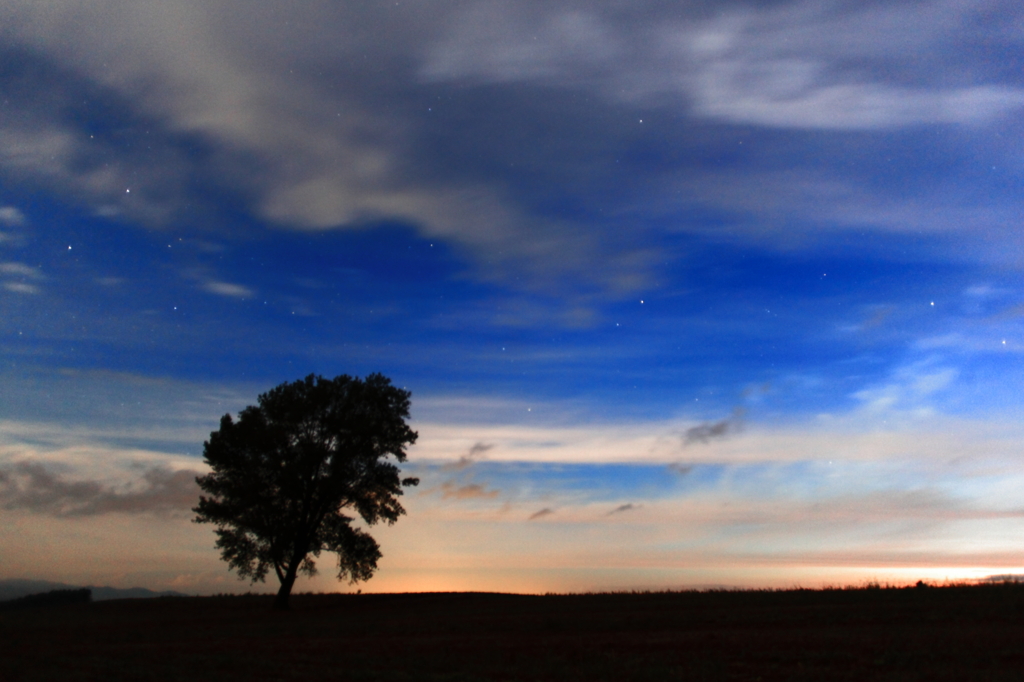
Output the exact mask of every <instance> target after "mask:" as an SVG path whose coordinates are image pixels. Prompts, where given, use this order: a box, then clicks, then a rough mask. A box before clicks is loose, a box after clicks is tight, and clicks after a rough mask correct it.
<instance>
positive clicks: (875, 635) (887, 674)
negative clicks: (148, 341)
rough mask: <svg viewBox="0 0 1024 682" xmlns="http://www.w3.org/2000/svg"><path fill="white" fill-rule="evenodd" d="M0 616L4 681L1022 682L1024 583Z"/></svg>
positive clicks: (264, 601) (140, 604) (194, 606)
mask: <svg viewBox="0 0 1024 682" xmlns="http://www.w3.org/2000/svg"><path fill="white" fill-rule="evenodd" d="M271 599H272V598H271V597H264V596H242V597H195V598H161V599H137V600H120V601H108V602H100V603H92V604H79V605H68V606H60V607H40V608H35V609H25V610H20V611H12V612H7V613H0V679H2V680H5V681H8V680H9V681H11V682H15V681H19V680H26V681H29V680H61V681H62V682H70V681H74V680H104V681H106V680H129V679H130V680H183V681H185V680H187V681H188V682H198V681H200V680H234V679H238V680H303V681H309V680H327V679H331V680H386V681H396V682H397V681H406V680H409V681H412V680H417V681H419V680H424V681H436V682H441V681H445V682H469V681H470V680H587V681H588V682H590V681H595V680H615V681H630V680H687V681H691V680H694V681H695V680H815V681H817V680H857V681H858V682H863V681H864V680H951V681H952V680H957V681H961V680H972V681H986V680H992V681H995V680H1014V681H1019V680H1021V679H1024V585H1015V584H1005V585H983V586H970V587H968V586H960V587H941V588H937V587H928V588H920V587H919V588H905V589H870V588H868V589H857V590H824V591H812V590H791V591H775V592H769V591H765V592H751V591H744V592H674V593H651V594H594V595H550V596H543V597H540V596H524V595H502V594H472V593H460V594H395V595H296V596H295V597H293V610H292V611H290V612H287V613H279V612H273V611H271V609H270V604H271Z"/></svg>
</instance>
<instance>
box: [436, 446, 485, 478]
mask: <svg viewBox="0 0 1024 682" xmlns="http://www.w3.org/2000/svg"><path fill="white" fill-rule="evenodd" d="M493 448H494V444H493V443H484V442H483V441H477V442H476V443H474V444H473V445H471V446H470V448H469V451H468V452H467V453H466V454H465V455H462V456H461V457H459V459H458V460H456V461H455V462H452V463H450V464H445V465H444V467H443V470H444V471H461V470H463V469H466V468H467V467H470V466H472V465H473V464H474V463H476V462H479V461H480V460H481V459H483V458H484V456H485V454H486V453H487V451H488V450H491V449H493Z"/></svg>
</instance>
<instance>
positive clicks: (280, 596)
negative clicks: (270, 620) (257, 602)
mask: <svg viewBox="0 0 1024 682" xmlns="http://www.w3.org/2000/svg"><path fill="white" fill-rule="evenodd" d="M296 572H297V564H295V563H294V562H293V563H292V565H291V566H289V567H288V572H287V573H285V574H284V579H283V580H282V581H281V589H279V590H278V591H277V597H275V598H274V610H275V611H287V610H288V609H289V608H290V607H289V606H288V597H290V596H291V593H292V585H294V584H295V574H296Z"/></svg>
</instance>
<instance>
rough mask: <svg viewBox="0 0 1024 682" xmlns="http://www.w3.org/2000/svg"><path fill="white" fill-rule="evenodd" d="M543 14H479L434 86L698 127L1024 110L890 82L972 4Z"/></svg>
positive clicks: (911, 120)
mask: <svg viewBox="0 0 1024 682" xmlns="http://www.w3.org/2000/svg"><path fill="white" fill-rule="evenodd" d="M541 7H542V6H540V5H535V4H526V3H510V2H495V1H493V0H488V1H487V2H477V3H471V4H468V5H466V6H465V7H464V8H463V9H461V10H460V13H459V14H458V15H457V16H458V19H457V20H455V21H451V22H450V23H449V28H448V30H447V32H445V33H443V34H442V37H441V38H439V39H437V40H435V42H433V43H432V44H431V45H430V46H429V47H428V49H427V50H426V51H425V57H424V65H423V67H422V69H421V75H422V77H424V78H425V79H428V80H470V81H485V82H506V81H539V82H546V83H553V84H558V85H568V86H570V87H573V88H580V87H582V88H587V89H592V90H597V91H598V92H601V93H602V94H604V95H606V96H608V97H610V98H613V99H626V100H657V99H658V98H660V97H663V96H665V95H674V96H676V97H678V98H679V101H680V102H681V103H687V104H688V105H689V106H690V107H691V110H692V112H693V113H695V114H697V115H698V116H703V117H707V118H712V119H717V120H724V121H730V122H735V123H747V124H755V125H762V126H768V127H780V128H809V129H816V128H817V129H880V128H894V127H900V126H905V125H912V124H918V123H978V122H984V121H987V120H991V119H993V118H996V117H999V116H1003V115H1005V114H1007V113H1009V112H1011V111H1013V110H1016V109H1019V108H1021V107H1024V89H1021V88H1019V87H1016V86H1014V85H1009V84H999V83H976V84H971V85H966V86H962V87H948V86H938V85H929V84H925V83H922V84H921V85H920V86H918V87H908V86H906V85H898V84H896V83H892V82H887V80H886V72H888V71H892V70H894V69H898V68H902V67H904V66H905V64H906V63H907V60H909V59H910V58H912V57H913V56H915V55H917V56H919V55H921V54H922V53H924V52H927V51H930V50H937V49H941V47H939V46H941V45H942V44H943V43H944V42H947V41H948V40H949V33H948V31H949V30H950V29H951V28H956V27H957V26H958V24H961V23H963V22H964V20H965V18H966V17H968V16H970V14H971V12H972V11H973V10H972V8H971V7H970V5H969V3H968V4H962V5H961V6H957V5H955V4H951V3H947V2H928V3H918V4H916V5H913V6H905V5H904V6H893V7H888V8H883V7H879V6H877V5H870V6H862V7H860V6H853V5H851V6H849V7H848V8H842V7H841V6H840V7H836V6H834V5H828V6H824V5H822V4H821V3H817V2H791V3H786V4H781V5H772V6H757V5H753V6H748V7H742V6H740V7H736V6H734V7H733V8H731V9H728V10H723V11H721V12H718V13H713V14H708V13H701V12H700V11H697V10H694V9H693V8H685V9H684V10H683V11H689V13H691V14H692V15H693V16H690V17H688V18H687V19H686V20H684V21H679V20H678V19H672V18H664V17H660V16H658V15H657V13H656V12H651V13H649V14H648V13H646V12H645V8H640V9H639V10H638V11H637V13H636V14H635V15H633V16H629V17H627V18H626V20H623V19H624V18H623V17H622V16H620V15H619V14H617V12H618V8H616V7H615V6H613V5H611V4H595V5H592V6H591V7H590V8H588V10H587V11H586V12H584V11H581V10H576V11H566V10H564V9H562V8H560V7H559V8H548V7H543V9H541ZM911 26H913V27H914V28H913V29H912V30H910V29H908V27H911Z"/></svg>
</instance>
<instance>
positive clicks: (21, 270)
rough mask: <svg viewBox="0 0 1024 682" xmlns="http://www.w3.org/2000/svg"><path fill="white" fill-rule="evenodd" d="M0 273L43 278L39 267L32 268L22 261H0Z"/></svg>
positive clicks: (37, 278) (36, 278)
mask: <svg viewBox="0 0 1024 682" xmlns="http://www.w3.org/2000/svg"><path fill="white" fill-rule="evenodd" d="M0 275H7V276H13V277H25V278H28V279H35V280H39V279H43V274H42V273H41V272H40V271H39V268H34V267H32V266H31V265H25V264H24V263H11V262H8V263H0Z"/></svg>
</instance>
